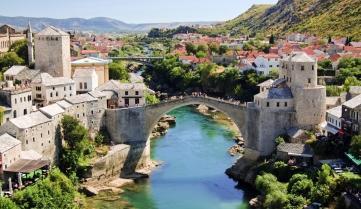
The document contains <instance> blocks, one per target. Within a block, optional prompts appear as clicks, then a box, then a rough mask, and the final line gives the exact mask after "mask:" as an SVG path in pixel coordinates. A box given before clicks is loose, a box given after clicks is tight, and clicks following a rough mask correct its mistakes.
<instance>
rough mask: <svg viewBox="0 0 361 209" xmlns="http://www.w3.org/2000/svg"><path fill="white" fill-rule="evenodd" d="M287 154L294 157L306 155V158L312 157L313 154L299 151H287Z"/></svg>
mask: <svg viewBox="0 0 361 209" xmlns="http://www.w3.org/2000/svg"><path fill="white" fill-rule="evenodd" d="M288 155H289V156H294V157H307V158H312V157H313V155H311V154H300V153H292V152H289V153H288Z"/></svg>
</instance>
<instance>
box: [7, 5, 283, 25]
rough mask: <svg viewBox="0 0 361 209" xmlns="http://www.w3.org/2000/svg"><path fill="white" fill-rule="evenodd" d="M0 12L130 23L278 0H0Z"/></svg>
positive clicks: (229, 12)
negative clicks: (112, 19) (105, 19)
mask: <svg viewBox="0 0 361 209" xmlns="http://www.w3.org/2000/svg"><path fill="white" fill-rule="evenodd" d="M0 1H1V3H0V15H3V16H30V17H52V18H69V17H82V18H91V17H111V18H116V19H118V20H122V21H125V22H128V23H150V22H153V23H154V22H175V21H222V20H228V19H231V18H233V17H236V16H237V15H239V14H240V13H242V12H244V11H245V10H247V9H248V8H249V7H250V6H251V5H253V4H265V3H266V4H272V3H276V2H277V0H56V1H55V0H0Z"/></svg>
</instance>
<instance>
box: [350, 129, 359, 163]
mask: <svg viewBox="0 0 361 209" xmlns="http://www.w3.org/2000/svg"><path fill="white" fill-rule="evenodd" d="M350 152H351V153H352V154H353V155H354V156H356V157H357V158H359V159H361V135H357V136H353V137H352V139H351V145H350Z"/></svg>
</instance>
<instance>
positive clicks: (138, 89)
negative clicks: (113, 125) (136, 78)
mask: <svg viewBox="0 0 361 209" xmlns="http://www.w3.org/2000/svg"><path fill="white" fill-rule="evenodd" d="M96 90H98V91H101V92H103V93H105V94H107V106H108V108H111V109H113V108H118V107H136V106H143V105H145V95H146V93H151V94H153V93H154V92H153V91H152V90H150V89H148V88H147V87H146V86H145V84H144V83H121V82H119V81H115V80H110V81H108V82H107V83H105V84H103V85H101V86H99V87H98V88H96Z"/></svg>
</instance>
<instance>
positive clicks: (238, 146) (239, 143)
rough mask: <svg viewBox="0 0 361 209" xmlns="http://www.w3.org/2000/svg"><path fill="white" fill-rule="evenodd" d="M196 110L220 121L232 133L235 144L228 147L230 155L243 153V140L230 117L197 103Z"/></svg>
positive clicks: (239, 155)
mask: <svg viewBox="0 0 361 209" xmlns="http://www.w3.org/2000/svg"><path fill="white" fill-rule="evenodd" d="M196 110H197V111H198V112H199V113H200V114H202V115H204V116H207V117H211V118H212V119H213V120H215V121H216V122H217V123H220V124H222V125H225V126H226V127H227V128H228V129H229V130H230V131H231V132H232V134H233V135H234V136H233V139H234V142H235V144H234V145H232V146H231V147H230V148H229V149H228V153H229V154H230V155H231V156H238V157H241V156H242V155H243V154H244V145H245V144H244V140H243V137H242V134H241V132H240V131H239V129H238V127H237V125H236V124H235V123H234V122H233V121H232V120H231V118H230V117H228V116H227V115H225V114H224V113H222V112H220V111H217V110H215V109H212V108H209V107H207V106H205V105H198V106H197V107H196Z"/></svg>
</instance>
